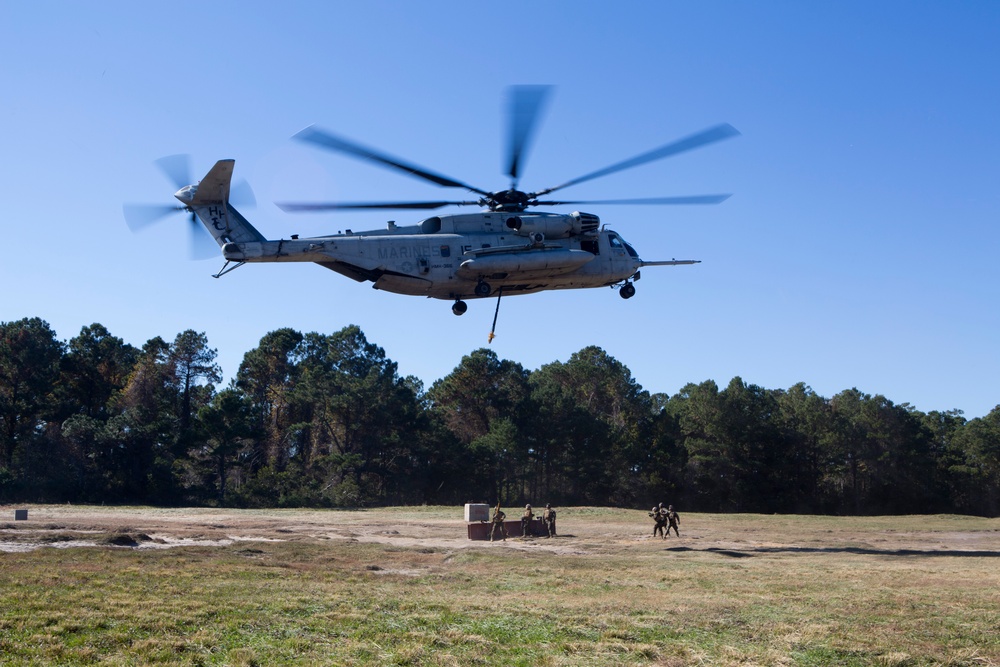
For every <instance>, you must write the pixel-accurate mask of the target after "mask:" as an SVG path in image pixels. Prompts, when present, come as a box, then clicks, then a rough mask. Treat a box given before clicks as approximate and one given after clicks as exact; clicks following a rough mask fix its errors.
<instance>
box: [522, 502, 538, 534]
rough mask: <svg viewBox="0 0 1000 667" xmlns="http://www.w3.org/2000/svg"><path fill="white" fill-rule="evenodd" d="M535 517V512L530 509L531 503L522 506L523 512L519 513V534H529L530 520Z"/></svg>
mask: <svg viewBox="0 0 1000 667" xmlns="http://www.w3.org/2000/svg"><path fill="white" fill-rule="evenodd" d="M534 518H535V513H534V512H532V511H531V505H525V506H524V514H522V515H521V536H522V537H530V536H531V520H532V519H534Z"/></svg>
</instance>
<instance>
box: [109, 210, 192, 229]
mask: <svg viewBox="0 0 1000 667" xmlns="http://www.w3.org/2000/svg"><path fill="white" fill-rule="evenodd" d="M183 210H185V207H183V206H172V205H170V204H122V214H123V215H124V216H125V224H127V225H128V228H129V229H131V230H132V231H133V232H137V231H139V230H142V229H145V228H146V227H148V226H150V225H151V224H153V223H154V222H157V221H158V220H162V219H163V218H165V217H167V216H168V215H170V214H171V213H176V212H177V211H183Z"/></svg>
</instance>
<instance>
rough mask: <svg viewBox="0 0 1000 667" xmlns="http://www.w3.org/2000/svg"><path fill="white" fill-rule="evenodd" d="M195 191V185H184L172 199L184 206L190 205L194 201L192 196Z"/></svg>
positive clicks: (196, 187)
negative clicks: (174, 198) (177, 200)
mask: <svg viewBox="0 0 1000 667" xmlns="http://www.w3.org/2000/svg"><path fill="white" fill-rule="evenodd" d="M197 191H198V186H197V185H185V186H184V187H183V188H181V189H180V190H178V191H177V192H175V193H174V197H176V198H177V199H179V200H180V201H182V202H183V203H185V204H190V203H191V202H192V201H193V200H194V195H195V193H196V192H197Z"/></svg>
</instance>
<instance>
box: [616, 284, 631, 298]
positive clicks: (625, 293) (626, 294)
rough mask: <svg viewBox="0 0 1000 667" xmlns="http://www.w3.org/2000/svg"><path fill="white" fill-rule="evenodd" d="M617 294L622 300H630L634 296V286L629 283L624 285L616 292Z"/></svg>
mask: <svg viewBox="0 0 1000 667" xmlns="http://www.w3.org/2000/svg"><path fill="white" fill-rule="evenodd" d="M618 294H619V295H620V296H621V298H623V299H631V298H632V297H634V296H635V285H633V284H632V283H629V282H627V283H625V284H624V285H622V288H621V289H620V290H618Z"/></svg>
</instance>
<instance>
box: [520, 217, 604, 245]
mask: <svg viewBox="0 0 1000 667" xmlns="http://www.w3.org/2000/svg"><path fill="white" fill-rule="evenodd" d="M504 224H505V225H507V228H508V229H512V230H514V233H516V234H518V235H520V236H527V237H530V238H536V235H537V234H542V235H543V236H544V238H547V239H561V238H566V237H567V236H578V235H592V234H596V233H597V230H598V228H599V227H600V226H601V219H600V218H599V217H597V216H596V215H594V214H592V213H581V212H580V211H574V212H572V213H570V214H569V215H524V216H520V215H512V216H510V217H509V218H507V219H506V220H505V221H504Z"/></svg>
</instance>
